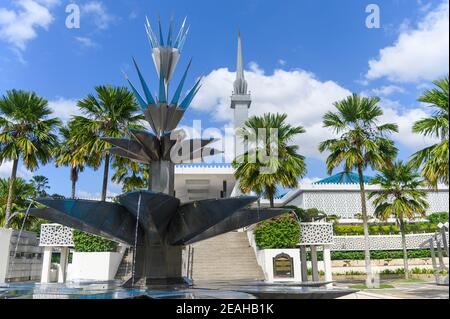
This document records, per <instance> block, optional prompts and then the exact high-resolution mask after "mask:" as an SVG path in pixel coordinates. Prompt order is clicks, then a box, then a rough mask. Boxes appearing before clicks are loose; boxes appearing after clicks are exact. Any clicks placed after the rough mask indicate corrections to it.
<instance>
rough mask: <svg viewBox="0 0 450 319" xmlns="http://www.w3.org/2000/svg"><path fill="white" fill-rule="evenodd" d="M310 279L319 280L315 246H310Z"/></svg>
mask: <svg viewBox="0 0 450 319" xmlns="http://www.w3.org/2000/svg"><path fill="white" fill-rule="evenodd" d="M311 268H312V281H319V265H318V263H317V247H316V246H314V245H312V246H311Z"/></svg>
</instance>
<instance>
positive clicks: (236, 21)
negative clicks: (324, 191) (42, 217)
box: [0, 0, 449, 196]
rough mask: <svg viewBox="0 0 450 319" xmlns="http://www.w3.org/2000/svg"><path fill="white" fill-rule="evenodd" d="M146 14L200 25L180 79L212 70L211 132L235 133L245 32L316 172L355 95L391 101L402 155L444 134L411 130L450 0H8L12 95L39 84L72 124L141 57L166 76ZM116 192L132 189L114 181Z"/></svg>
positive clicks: (1, 65)
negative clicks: (235, 94)
mask: <svg viewBox="0 0 450 319" xmlns="http://www.w3.org/2000/svg"><path fill="white" fill-rule="evenodd" d="M70 3H75V4H77V5H78V6H79V7H80V9H81V25H80V28H79V29H68V28H67V27H66V25H65V20H66V17H67V15H68V13H66V12H65V9H66V6H67V5H68V4H70ZM370 3H376V4H377V5H378V6H379V8H380V18H381V20H380V22H381V25H380V28H378V29H377V28H375V29H368V28H367V27H366V24H365V21H366V17H367V16H368V15H369V13H366V6H367V5H368V4H370ZM146 15H147V16H148V17H149V19H150V21H151V23H152V25H153V27H156V21H157V16H158V15H160V16H161V20H162V22H163V28H165V29H166V30H167V21H168V20H169V18H170V16H172V15H173V16H174V17H175V22H176V25H177V27H178V26H179V25H180V24H181V22H182V20H183V18H184V17H185V16H187V17H188V23H189V24H190V25H191V30H190V34H189V37H188V40H187V43H186V45H185V47H184V50H183V55H182V60H181V62H180V64H179V67H178V73H177V76H175V79H174V81H175V82H177V80H178V78H179V74H180V73H181V72H182V69H184V66H185V65H186V64H187V62H188V60H189V58H190V57H193V58H194V60H193V65H192V68H191V71H190V76H189V79H188V81H189V83H192V84H193V82H194V80H195V79H196V78H197V77H199V76H204V77H205V78H204V81H203V82H204V85H203V88H202V90H201V91H200V92H199V95H198V96H197V98H196V99H195V100H194V102H193V105H192V107H191V109H190V110H189V111H188V113H187V115H186V117H185V119H184V121H183V123H182V124H183V125H186V126H192V121H193V120H198V119H200V120H202V127H203V128H206V127H217V128H219V129H223V127H224V125H226V124H229V123H230V120H231V114H232V113H231V111H230V109H229V96H230V95H231V91H232V81H233V78H234V73H233V72H234V70H235V63H236V62H235V61H236V41H237V32H238V30H240V31H241V33H242V39H243V47H244V59H245V63H246V77H247V79H248V82H249V89H250V90H251V91H252V97H253V100H254V102H253V105H252V108H251V111H250V112H251V114H262V113H264V112H269V111H270V112H286V113H288V115H289V121H290V122H291V123H292V124H296V125H303V126H304V127H305V128H306V130H307V133H306V134H305V135H303V136H300V137H299V138H298V139H297V140H296V141H295V142H296V143H298V144H299V146H300V152H302V153H303V154H305V155H306V156H307V164H308V176H307V177H308V178H309V179H315V178H317V177H324V176H326V169H325V164H324V161H323V159H324V155H323V154H319V153H318V152H317V143H318V142H319V141H321V140H323V139H324V138H327V137H329V136H331V133H330V132H328V131H326V130H325V129H323V128H322V126H321V117H322V115H323V113H324V112H326V111H328V110H331V109H332V103H333V102H334V101H336V100H338V99H341V98H343V97H345V96H346V95H348V94H349V93H350V92H358V93H362V94H366V95H377V96H380V97H381V99H382V101H381V106H382V107H383V109H384V111H385V114H386V115H385V118H384V120H387V121H391V122H396V123H398V124H399V125H400V133H399V134H396V135H395V136H393V138H394V139H395V141H396V142H397V144H398V146H399V148H400V150H401V152H400V157H401V158H403V159H406V158H407V157H408V156H409V155H410V154H411V153H412V152H414V151H415V150H417V149H420V148H422V147H423V146H425V145H427V144H429V143H432V142H433V141H432V140H427V139H424V138H422V137H420V136H416V135H414V134H412V133H411V132H410V131H411V124H412V123H413V122H414V121H415V120H417V119H419V118H421V117H423V116H425V115H426V114H427V112H428V110H427V108H426V107H425V106H424V105H421V104H420V103H418V102H416V98H417V96H418V95H420V93H421V92H422V91H423V90H424V89H425V88H427V87H430V82H431V80H433V79H435V78H438V77H440V76H443V75H446V74H447V73H448V69H449V64H448V56H449V49H448V47H449V44H448V23H449V22H448V21H449V17H448V15H449V13H448V1H447V0H444V1H442V0H420V1H419V0H388V1H376V2H375V1H370V0H368V1H363V0H345V1H342V0H315V1H312V0H302V1H298V0H292V1H287V0H285V1H274V0H265V1H256V0H251V1H242V0H241V1H237V0H228V1H205V0H196V1H193V0H191V1H181V0H180V1H173V0H169V1H167V0H165V1H153V0H152V1H144V0H142V1H141V0H114V1H113V0H103V1H100V0H83V1H82V0H77V1H68V0H0V94H1V95H3V94H4V92H5V91H6V90H9V89H12V88H16V89H24V90H33V91H36V92H37V93H38V94H39V95H41V96H44V97H45V98H47V99H48V100H49V101H50V106H51V107H52V108H53V109H54V110H55V114H57V115H58V116H61V117H62V118H63V119H65V120H67V119H68V118H69V117H70V116H71V115H72V114H74V113H76V112H77V109H76V107H75V103H76V100H77V99H80V98H82V97H84V96H86V95H87V94H89V93H91V92H93V88H94V87H95V86H96V85H99V84H113V85H125V84H126V83H125V81H124V78H123V76H122V73H121V71H122V70H123V71H126V72H127V73H129V74H130V77H131V78H132V79H134V80H136V79H135V74H134V71H133V70H132V68H131V57H133V56H134V57H135V58H136V59H137V60H138V62H139V64H140V65H141V67H142V68H143V71H144V74H145V76H146V78H147V79H148V80H149V81H150V82H155V81H154V80H155V71H154V67H153V63H152V61H151V56H150V49H149V45H148V42H147V39H146V36H145V32H144V27H143V25H144V21H145V16H146ZM152 80H153V81H152ZM155 88H156V86H155ZM10 166H11V165H10V163H4V164H3V165H2V166H1V167H0V176H2V177H5V176H8V175H9V174H10ZM20 174H21V175H22V176H24V177H27V178H29V177H30V176H32V174H43V175H46V176H47V177H49V179H50V182H51V186H52V189H51V191H52V192H57V193H60V194H64V195H67V194H69V192H70V185H69V182H68V178H69V170H68V169H67V168H59V169H56V168H54V167H53V165H47V166H46V167H42V168H40V169H39V170H38V171H37V172H33V173H30V172H26V170H25V169H24V168H23V167H21V168H20ZM101 174H102V172H101V170H99V171H97V172H92V171H91V170H87V171H85V172H84V173H82V174H81V176H80V181H79V186H78V189H79V191H80V195H84V196H87V195H95V194H97V193H99V192H100V188H101ZM110 191H111V193H118V192H120V188H119V187H118V186H117V185H113V184H112V183H111V184H110Z"/></svg>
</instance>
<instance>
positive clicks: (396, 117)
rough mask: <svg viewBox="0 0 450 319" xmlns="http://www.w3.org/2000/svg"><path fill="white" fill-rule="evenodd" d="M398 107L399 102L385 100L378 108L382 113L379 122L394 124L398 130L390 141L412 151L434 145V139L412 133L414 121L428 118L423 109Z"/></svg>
mask: <svg viewBox="0 0 450 319" xmlns="http://www.w3.org/2000/svg"><path fill="white" fill-rule="evenodd" d="M399 105H400V103H399V102H397V101H390V100H387V99H384V100H381V102H380V106H381V107H382V109H383V112H384V114H383V116H382V117H381V119H380V122H382V123H383V122H389V123H395V124H397V125H398V128H399V133H398V134H393V135H392V136H391V137H392V139H393V140H394V141H397V142H399V143H401V144H402V145H404V146H406V147H408V148H409V149H411V150H413V151H416V150H419V149H422V148H424V147H426V146H428V145H432V144H434V143H436V142H437V140H436V139H434V138H430V137H424V136H422V135H420V134H415V133H413V132H412V127H413V125H414V123H415V122H416V121H418V120H420V119H422V118H425V117H427V116H429V114H428V113H426V112H425V110H424V108H420V107H415V108H409V109H403V110H402V109H401V108H400V107H399Z"/></svg>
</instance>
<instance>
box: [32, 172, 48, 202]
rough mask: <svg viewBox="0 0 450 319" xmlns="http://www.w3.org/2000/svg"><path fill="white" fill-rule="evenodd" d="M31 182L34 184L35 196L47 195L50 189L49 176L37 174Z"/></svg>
mask: <svg viewBox="0 0 450 319" xmlns="http://www.w3.org/2000/svg"><path fill="white" fill-rule="evenodd" d="M30 183H31V184H33V186H34V188H35V190H36V193H35V195H34V197H47V196H48V193H47V189H50V186H48V183H49V181H48V178H47V177H45V176H42V175H36V176H33V178H32V179H31V180H30Z"/></svg>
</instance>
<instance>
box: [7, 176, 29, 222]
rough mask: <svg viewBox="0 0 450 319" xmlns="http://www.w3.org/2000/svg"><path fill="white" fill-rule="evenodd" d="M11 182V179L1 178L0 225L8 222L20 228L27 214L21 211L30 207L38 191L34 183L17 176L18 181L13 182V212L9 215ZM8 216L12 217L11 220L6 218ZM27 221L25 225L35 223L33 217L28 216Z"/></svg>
mask: <svg viewBox="0 0 450 319" xmlns="http://www.w3.org/2000/svg"><path fill="white" fill-rule="evenodd" d="M10 184H11V183H10V180H9V179H6V178H0V225H6V224H8V226H11V227H13V228H16V229H19V228H20V227H21V225H22V222H23V219H24V217H25V214H23V213H19V211H21V210H24V209H26V208H27V207H28V205H29V204H30V201H31V199H32V198H33V197H34V195H35V193H36V188H35V187H34V185H33V184H32V183H27V182H26V181H25V180H24V179H23V178H20V177H17V178H16V182H15V183H14V184H13V185H14V186H13V187H14V188H13V192H12V194H13V197H12V201H11V212H12V214H11V215H9V216H7V215H6V207H7V203H8V194H9V185H10ZM7 218H10V219H9V221H7V220H6V219H7ZM26 222H27V223H26V225H25V226H26V227H30V226H31V225H32V224H33V218H31V217H30V218H28V219H27V221H26Z"/></svg>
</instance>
